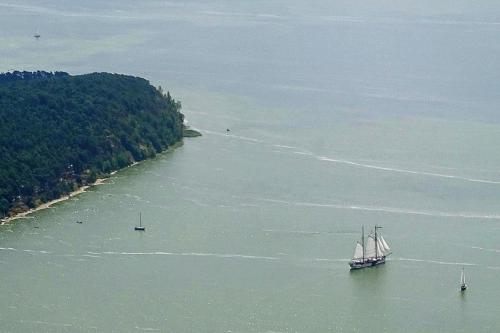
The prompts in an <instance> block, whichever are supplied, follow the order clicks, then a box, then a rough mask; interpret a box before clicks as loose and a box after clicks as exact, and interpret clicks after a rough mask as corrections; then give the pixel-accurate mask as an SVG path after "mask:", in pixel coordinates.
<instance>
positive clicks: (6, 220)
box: [0, 140, 184, 226]
mask: <svg viewBox="0 0 500 333" xmlns="http://www.w3.org/2000/svg"><path fill="white" fill-rule="evenodd" d="M183 144H184V142H183V141H182V140H180V141H178V142H176V143H174V144H173V145H171V146H170V147H168V148H167V149H165V150H164V151H162V152H161V153H159V154H157V155H162V154H165V153H169V152H171V151H173V150H175V149H176V148H178V147H181V146H182V145H183ZM152 159H154V158H147V159H144V160H142V161H135V162H133V163H132V164H130V165H127V166H126V167H124V168H121V169H118V170H114V171H111V172H110V173H109V176H113V175H115V174H116V173H117V172H118V171H121V170H125V169H127V168H130V167H133V166H136V165H137V164H139V163H142V162H144V161H148V160H152ZM107 179H109V177H105V178H98V179H97V180H96V181H95V182H94V183H92V184H90V185H85V186H82V187H80V188H78V189H77V190H75V191H73V192H71V193H69V194H68V195H65V196H62V197H60V198H57V199H54V200H52V201H49V202H46V203H43V204H41V205H40V206H37V207H35V208H31V209H29V210H27V211H25V212H22V213H18V214H16V215H13V216H10V217H5V218H2V219H0V226H3V225H5V224H8V223H10V222H12V221H14V220H19V219H27V218H28V215H31V214H33V213H36V212H38V211H41V210H44V209H47V208H50V207H51V206H53V205H55V204H57V203H59V202H63V201H66V200H69V199H71V198H72V197H74V196H76V195H79V194H82V193H85V192H86V191H87V190H88V189H89V188H91V187H94V186H99V185H102V184H104V183H105V181H106V180H107Z"/></svg>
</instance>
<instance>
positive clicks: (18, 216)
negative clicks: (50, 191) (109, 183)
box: [0, 178, 108, 226]
mask: <svg viewBox="0 0 500 333" xmlns="http://www.w3.org/2000/svg"><path fill="white" fill-rule="evenodd" d="M106 179H108V178H98V179H97V180H96V181H95V182H94V183H92V184H90V185H85V186H82V187H80V188H78V189H77V190H76V191H73V192H71V193H69V194H68V195H65V196H63V197H60V198H57V199H54V200H52V201H49V202H46V203H43V204H41V205H40V206H38V207H35V208H31V209H29V210H27V211H25V212H22V213H18V214H16V215H14V216H10V217H6V218H3V219H1V220H0V226H2V225H5V224H8V223H10V222H12V221H14V220H18V219H27V218H28V215H31V214H33V213H36V212H38V211H41V210H44V209H47V208H50V207H52V206H53V205H55V204H57V203H59V202H63V201H66V200H69V199H71V198H72V197H74V196H77V195H79V194H82V193H85V192H86V191H87V190H88V189H89V188H91V187H93V186H99V185H102V184H104V182H105V181H106Z"/></svg>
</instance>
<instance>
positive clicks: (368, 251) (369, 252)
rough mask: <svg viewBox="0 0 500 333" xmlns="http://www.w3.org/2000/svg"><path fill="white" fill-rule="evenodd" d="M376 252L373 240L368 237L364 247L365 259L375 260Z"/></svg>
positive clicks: (371, 237)
mask: <svg viewBox="0 0 500 333" xmlns="http://www.w3.org/2000/svg"><path fill="white" fill-rule="evenodd" d="M376 254H377V253H376V250H375V238H373V236H372V235H370V236H368V239H367V240H366V247H365V257H366V258H375V256H376Z"/></svg>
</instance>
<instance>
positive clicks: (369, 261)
mask: <svg viewBox="0 0 500 333" xmlns="http://www.w3.org/2000/svg"><path fill="white" fill-rule="evenodd" d="M383 263H385V256H383V257H378V258H366V259H364V260H351V261H350V262H349V266H350V267H351V270H355V269H361V268H366V267H372V266H376V265H380V264H383Z"/></svg>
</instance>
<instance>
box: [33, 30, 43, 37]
mask: <svg viewBox="0 0 500 333" xmlns="http://www.w3.org/2000/svg"><path fill="white" fill-rule="evenodd" d="M33 37H35V38H36V39H38V38H40V37H42V35H40V34H39V33H38V30H37V31H36V33H35V34H34V35H33Z"/></svg>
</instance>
